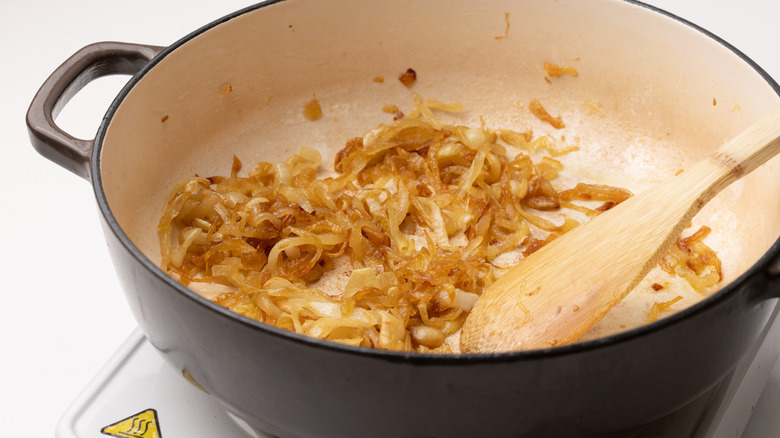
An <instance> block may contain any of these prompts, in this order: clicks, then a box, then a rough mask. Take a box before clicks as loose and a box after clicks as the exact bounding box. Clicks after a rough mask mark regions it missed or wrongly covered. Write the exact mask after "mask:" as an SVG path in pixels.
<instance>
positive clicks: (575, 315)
mask: <svg viewBox="0 0 780 438" xmlns="http://www.w3.org/2000/svg"><path fill="white" fill-rule="evenodd" d="M778 152H780V107H779V108H777V109H775V110H774V111H772V112H771V113H770V114H769V115H767V116H765V117H764V118H762V119H761V120H759V121H758V122H757V123H755V124H754V125H752V126H751V127H750V128H748V129H747V130H745V131H744V132H742V133H741V134H739V135H737V136H736V137H734V138H733V139H732V140H730V141H729V142H727V143H726V144H725V145H723V146H722V147H721V148H720V149H718V150H717V151H715V152H714V153H712V154H711V155H710V156H708V157H707V158H705V159H704V160H702V161H700V162H698V163H696V164H695V165H694V166H692V167H691V168H690V169H688V170H686V171H685V172H683V173H681V174H680V175H678V176H677V177H675V178H673V179H672V180H670V181H668V182H666V183H664V184H661V185H659V186H657V187H656V188H653V189H651V190H648V191H646V192H644V193H641V194H639V195H637V196H634V197H632V198H630V199H629V200H627V201H625V202H623V203H621V204H620V205H618V206H616V207H615V208H613V209H612V210H610V211H608V212H606V213H603V214H602V215H600V216H598V217H596V218H594V219H593V220H591V221H590V222H588V223H586V224H584V225H581V226H579V227H577V228H575V229H573V230H571V231H570V232H568V233H566V235H564V236H562V237H560V238H558V239H556V240H554V241H552V242H551V243H549V244H548V245H546V246H544V247H543V248H541V249H540V250H539V251H537V252H535V253H534V254H532V255H531V256H529V257H528V258H527V259H525V260H523V261H522V262H521V263H519V264H518V265H517V266H515V267H514V268H512V269H511V270H509V271H508V272H507V273H505V274H504V275H503V276H502V277H501V278H499V279H498V280H497V281H496V282H495V283H493V284H492V285H491V286H490V287H489V288H488V289H487V290H486V291H485V292H484V293H483V294H482V296H481V297H480V299H479V300H478V301H477V303H476V305H475V306H474V308H473V309H472V311H471V313H470V314H469V316H468V318H467V319H466V323H465V324H464V326H463V331H462V333H461V350H462V351H463V352H497V351H512V350H525V349H535V348H548V347H552V346H556V345H563V344H567V343H571V342H574V341H576V340H577V339H578V338H579V337H580V336H582V335H583V334H584V333H585V332H586V331H588V330H589V329H590V328H591V327H592V326H593V325H594V324H596V323H597V322H598V321H599V320H601V318H602V317H603V316H604V315H606V314H607V313H608V312H609V311H610V310H611V309H612V308H613V307H614V306H615V305H616V304H618V303H619V302H620V301H621V300H622V299H623V298H624V297H625V296H626V294H628V292H630V291H631V290H632V289H633V288H634V287H635V286H636V285H637V284H638V283H639V281H640V280H641V279H642V278H644V277H645V275H647V273H648V272H649V271H650V269H652V268H653V267H654V266H656V265H657V264H658V262H659V260H660V258H661V257H662V256H663V255H664V254H665V253H666V251H668V249H669V247H670V246H671V245H672V243H673V242H674V241H675V239H676V238H677V237H678V236H679V235H680V233H681V232H682V230H683V229H684V228H685V227H686V226H687V225H688V223H689V222H690V220H691V219H692V218H693V216H694V215H695V214H696V213H697V212H699V210H701V208H702V207H703V206H704V205H705V204H706V203H707V202H708V201H709V200H710V199H712V198H713V197H714V196H715V195H716V194H717V193H718V192H720V191H721V190H722V189H723V188H725V187H726V186H728V185H729V184H731V183H732V182H734V181H736V180H737V179H739V178H741V177H742V176H744V175H746V174H748V173H750V172H751V171H753V170H754V169H756V168H757V167H759V166H760V165H761V164H763V163H764V162H766V161H767V160H769V159H770V158H772V157H774V156H775V155H777V154H778Z"/></svg>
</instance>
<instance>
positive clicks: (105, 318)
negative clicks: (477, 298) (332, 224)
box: [0, 0, 780, 437]
mask: <svg viewBox="0 0 780 438" xmlns="http://www.w3.org/2000/svg"><path fill="white" fill-rule="evenodd" d="M251 3H252V1H251V0H244V1H241V0H219V1H209V2H206V1H202V2H201V1H196V0H154V1H152V0H134V1H124V2H118V1H107V0H78V1H62V0H38V1H36V0H0V20H1V22H2V24H0V87H2V92H1V93H0V143H2V156H0V177H2V179H3V184H2V185H0V230H2V237H1V238H0V277H2V278H3V280H4V282H3V283H4V286H3V287H2V295H1V298H0V299H1V300H2V301H1V302H0V339H2V348H1V351H2V353H0V436H3V437H25V436H52V435H53V434H54V430H55V425H56V423H57V421H58V419H59V417H60V416H61V415H62V413H63V412H64V410H65V409H66V408H67V406H68V405H69V404H70V403H71V401H72V400H73V399H74V398H75V397H76V395H77V394H78V393H79V392H80V391H81V389H82V388H83V387H84V386H85V385H86V384H87V383H88V382H89V380H90V379H91V378H92V376H93V375H94V374H95V373H96V372H97V370H98V369H99V368H100V367H101V366H102V365H103V363H104V362H105V361H106V360H107V359H108V358H109V357H110V356H111V354H112V353H113V352H114V350H115V349H116V348H117V347H118V346H119V345H120V344H121V342H122V341H123V340H124V339H125V338H126V337H127V336H128V335H129V334H130V332H131V331H132V330H133V328H134V327H135V322H134V321H133V319H132V316H131V315H130V313H129V311H128V310H127V307H126V305H125V302H124V298H123V296H122V294H121V292H120V290H119V285H118V282H117V279H116V276H115V274H114V271H113V266H112V264H111V262H110V259H109V256H108V253H107V251H106V246H105V242H104V239H103V235H102V229H101V227H100V224H99V221H98V211H97V207H96V203H95V200H94V196H93V192H92V188H91V186H90V184H89V183H87V182H86V181H84V180H81V179H80V178H78V177H76V176H74V175H72V174H70V173H68V172H67V171H65V170H64V169H62V168H60V167H58V166H57V165H55V164H52V163H51V162H49V161H47V160H46V159H44V158H42V157H41V156H39V155H38V154H37V153H36V152H35V151H34V150H33V148H32V147H31V146H30V143H29V140H28V137H27V131H26V127H25V123H24V116H25V113H26V110H27V106H28V105H29V103H30V100H31V99H32V97H33V95H34V93H35V92H36V91H37V89H38V87H39V86H40V85H41V84H42V83H43V81H44V80H45V79H46V77H47V76H48V75H49V74H50V73H51V72H52V71H53V70H54V69H55V68H56V67H57V66H58V65H59V64H60V63H61V62H62V61H64V60H65V59H66V58H67V57H68V56H70V55H71V54H72V53H73V52H75V51H76V50H78V49H79V48H81V47H82V46H85V45H87V44H89V43H93V42H97V41H110V40H114V41H128V42H136V43H145V44H153V45H161V46H164V45H169V44H171V43H173V42H175V41H176V40H177V39H179V38H180V37H183V36H184V35H186V34H187V33H189V32H191V31H193V30H195V29H197V28H199V27H200V26H202V25H204V24H206V23H208V22H210V21H213V20H215V19H217V18H219V17H221V16H223V15H226V14H228V13H231V12H233V11H235V10H238V9H241V8H243V7H245V6H248V5H250V4H251ZM650 3H652V4H655V5H658V6H661V7H662V8H664V9H667V10H669V11H671V12H674V13H676V14H678V15H680V16H682V17H684V18H686V19H688V20H690V21H692V22H694V23H696V24H698V25H700V26H703V27H704V28H706V29H709V30H711V31H713V32H714V33H715V34H717V35H719V36H720V37H722V38H723V39H725V40H726V41H729V42H730V43H731V44H732V45H734V46H736V47H737V48H738V49H740V50H742V51H743V52H744V53H745V54H747V55H748V56H749V57H751V58H752V59H753V60H754V61H756V62H757V63H758V64H759V65H760V66H762V67H763V68H764V69H765V70H767V71H768V72H769V74H770V75H771V76H772V77H774V78H775V79H776V80H780V55H779V54H780V49H778V46H780V44H779V43H780V30H778V27H777V17H778V16H780V2H777V1H776V0H739V1H735V0H730V1H726V0H709V1H707V0H676V1H675V0H653V1H651V2H650ZM126 80H127V77H115V78H108V79H104V80H100V81H97V82H96V83H94V84H93V85H92V86H90V87H88V88H87V89H85V90H84V92H83V93H81V94H79V95H78V96H77V97H76V98H75V99H74V100H73V101H72V104H71V105H69V106H68V107H67V108H66V109H65V111H64V112H63V114H62V115H61V117H60V119H59V122H60V124H61V125H62V126H64V127H65V128H66V129H67V130H68V131H69V132H71V133H72V134H74V135H76V136H79V137H82V138H92V137H93V136H94V132H95V131H96V129H97V126H98V123H99V120H100V118H101V116H102V115H103V113H104V112H105V110H106V108H107V107H108V105H109V103H110V101H111V100H112V99H113V97H114V96H115V95H116V93H117V92H118V90H119V88H120V87H121V85H122V84H123V82H125V81H126ZM767 388H768V389H767V390H766V391H765V393H764V396H763V398H762V400H761V403H760V404H759V406H758V407H757V408H756V413H755V414H754V418H753V420H752V422H751V425H750V428H749V429H748V433H749V434H750V436H751V437H774V436H780V418H778V417H779V416H780V415H778V414H779V413H780V367H775V371H774V374H773V376H772V378H771V380H770V381H769V383H768V386H767Z"/></svg>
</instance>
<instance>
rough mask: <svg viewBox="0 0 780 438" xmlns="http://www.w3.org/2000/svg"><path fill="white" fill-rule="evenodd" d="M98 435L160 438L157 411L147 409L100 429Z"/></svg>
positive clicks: (124, 437) (126, 437)
mask: <svg viewBox="0 0 780 438" xmlns="http://www.w3.org/2000/svg"><path fill="white" fill-rule="evenodd" d="M100 433H102V434H104V435H109V436H115V437H119V438H161V437H162V435H161V434H160V422H159V421H158V420H157V411H155V410H154V409H147V410H145V411H141V412H139V413H137V414H135V415H132V416H130V417H127V418H125V419H123V420H119V421H117V422H116V423H114V424H109V425H108V426H106V427H104V428H102V429H100Z"/></svg>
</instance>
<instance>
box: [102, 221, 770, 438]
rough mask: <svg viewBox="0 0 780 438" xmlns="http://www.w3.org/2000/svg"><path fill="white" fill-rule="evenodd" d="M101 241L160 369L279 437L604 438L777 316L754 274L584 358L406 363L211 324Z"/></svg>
mask: <svg viewBox="0 0 780 438" xmlns="http://www.w3.org/2000/svg"><path fill="white" fill-rule="evenodd" d="M105 230H106V236H107V240H108V242H109V248H110V251H111V253H112V257H113V260H114V261H115V264H116V268H117V271H118V273H119V276H120V278H121V281H122V282H123V284H124V288H125V293H126V296H127V299H128V302H129V303H130V306H131V308H132V311H133V312H134V314H135V317H136V318H137V319H138V321H139V324H140V326H141V328H142V330H143V331H144V332H145V334H146V336H147V337H148V339H149V341H150V342H151V343H152V344H153V345H154V346H155V347H156V348H157V349H158V350H159V351H160V353H161V354H162V355H163V357H164V358H165V360H166V361H167V362H169V363H170V364H171V365H172V366H173V367H175V368H176V369H178V370H180V371H181V372H182V374H184V375H187V376H189V377H191V379H193V380H194V381H195V382H197V384H198V385H200V386H201V387H202V388H203V389H204V390H205V391H207V392H208V393H210V394H211V395H212V396H214V397H215V398H216V399H217V400H219V401H220V402H221V403H222V404H223V405H224V406H225V408H226V409H228V410H229V411H231V412H233V413H235V414H236V415H237V416H239V417H240V418H242V419H244V420H245V421H247V422H248V423H249V424H250V425H252V426H254V427H256V428H258V429H260V430H263V431H266V432H269V433H272V434H275V435H278V436H281V437H311V436H318V437H347V436H355V437H365V436H374V437H380V436H387V437H439V436H448V437H459V436H463V437H471V436H492V437H503V436H507V437H509V436H511V437H518V436H528V437H536V436H556V437H566V436H572V437H582V436H608V435H610V434H613V433H619V432H621V431H625V430H629V429H632V428H635V427H637V426H640V425H643V424H646V423H649V422H651V421H653V420H656V419H658V418H661V417H663V416H665V415H667V414H669V413H671V412H673V411H675V410H677V409H679V408H682V407H683V406H684V405H686V404H687V403H689V402H691V401H693V400H694V399H695V398H697V397H698V396H700V395H701V394H703V393H704V392H706V391H707V390H708V389H709V388H710V387H712V386H713V385H715V384H716V383H717V382H718V381H719V380H720V379H721V378H722V377H723V376H725V375H726V374H727V373H728V372H729V371H730V370H732V369H733V367H734V366H735V365H736V363H737V361H738V360H739V358H740V357H741V356H742V355H743V354H744V353H745V352H746V350H747V349H748V348H749V347H750V345H751V344H752V341H753V340H755V339H756V337H757V336H758V334H759V333H760V331H761V330H762V329H763V327H764V325H765V324H766V322H767V320H768V318H769V317H770V315H771V313H772V310H773V306H772V305H771V304H772V302H771V301H767V300H764V301H754V300H752V299H751V296H752V295H753V294H752V293H751V291H753V290H754V289H755V288H756V287H758V286H759V284H760V283H761V282H760V279H759V277H760V275H756V276H754V278H752V279H751V278H748V279H746V281H744V282H742V286H741V287H739V288H738V289H737V290H733V291H731V292H730V293H727V294H721V295H720V297H719V299H717V300H715V301H713V302H712V303H710V305H709V306H707V307H706V308H704V309H701V310H698V311H696V312H695V313H693V314H691V315H689V316H688V317H687V318H684V319H681V320H678V321H677V322H676V323H674V324H667V325H665V326H664V327H663V328H661V329H660V330H656V331H649V332H646V333H644V334H642V335H640V336H636V337H626V338H624V339H621V338H620V337H618V338H612V340H611V341H607V342H602V343H600V344H599V345H597V346H595V347H593V348H574V349H571V350H570V351H568V350H567V351H565V352H564V353H559V352H556V351H555V350H553V351H550V352H548V353H547V354H545V353H540V354H534V353H525V354H522V353H521V354H509V355H500V356H471V357H463V356H460V357H441V356H426V355H410V356H406V357H405V356H402V355H392V354H384V353H382V352H375V351H366V350H358V349H353V348H343V347H340V346H339V347H335V346H334V345H328V344H324V343H321V342H313V341H309V340H306V339H303V338H301V337H299V336H296V335H288V334H285V333H281V332H280V331H278V330H275V329H271V330H268V329H264V328H259V327H258V326H257V325H255V324H252V323H250V322H248V321H245V320H242V319H239V318H237V317H235V316H233V315H231V314H229V313H228V312H226V311H225V312H218V311H217V312H215V311H214V309H213V308H212V307H211V306H209V305H208V304H207V303H205V302H204V301H202V300H198V299H193V297H192V296H188V295H187V294H184V293H182V292H181V291H179V290H177V289H176V288H175V287H174V286H173V284H172V283H171V282H166V281H161V279H160V278H159V276H158V275H157V274H156V273H155V271H154V270H153V269H150V266H149V265H148V264H146V263H144V262H142V261H141V260H139V257H137V255H136V254H134V253H133V252H132V251H131V250H128V248H127V246H126V245H125V244H124V243H123V242H122V240H121V238H118V237H117V236H116V235H115V234H114V232H113V231H112V230H111V227H110V226H106V227H105ZM562 350H563V349H562ZM562 350H561V351H562Z"/></svg>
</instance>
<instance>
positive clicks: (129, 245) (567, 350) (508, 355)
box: [90, 0, 780, 365]
mask: <svg viewBox="0 0 780 438" xmlns="http://www.w3.org/2000/svg"><path fill="white" fill-rule="evenodd" d="M282 1H285V0H268V1H266V2H262V3H257V4H255V5H252V6H248V7H246V8H243V9H239V10H237V11H235V12H233V13H231V14H228V15H226V16H224V17H222V18H219V19H217V20H215V21H212V22H211V23H208V24H206V25H204V26H202V27H200V28H199V29H196V30H194V31H193V32H191V33H189V34H188V35H186V36H184V37H183V38H181V39H179V40H178V41H176V42H174V43H173V44H171V45H170V46H168V47H166V48H164V49H163V50H162V51H160V53H159V54H157V56H155V57H154V58H153V59H152V60H151V61H150V62H149V63H147V64H146V65H145V66H144V67H143V68H142V69H141V70H140V71H139V72H138V73H136V74H135V75H134V76H133V77H132V78H130V80H129V81H128V82H127V83H126V84H125V86H124V87H123V88H122V90H121V91H120V92H119V94H118V95H117V96H116V98H115V99H114V100H113V101H112V103H111V105H110V106H109V108H108V110H107V112H106V114H105V116H104V117H103V120H102V122H101V124H100V127H99V128H98V131H97V134H96V136H95V142H94V147H93V149H92V157H91V160H90V166H91V175H92V186H93V190H94V192H95V197H96V199H97V203H98V206H99V208H100V212H101V214H102V215H103V218H104V220H105V221H106V224H107V225H108V227H109V228H110V229H111V232H113V233H114V235H115V236H116V237H117V239H118V240H119V242H121V244H122V245H123V246H124V247H125V249H126V250H127V251H128V252H130V254H132V255H133V257H134V258H135V259H137V260H138V261H139V262H140V263H141V265H142V266H143V267H144V268H145V269H147V270H148V271H150V272H151V273H152V274H153V275H154V276H155V277H156V278H158V279H160V280H161V281H163V282H164V283H166V284H167V285H168V286H170V287H172V288H173V289H175V290H176V291H177V292H179V293H181V294H183V295H185V296H186V297H188V298H190V299H192V300H193V301H195V302H196V303H198V304H200V305H202V306H204V307H206V308H208V309H209V310H211V311H213V312H214V313H215V314H217V315H219V316H221V317H226V318H229V319H232V320H235V321H236V322H237V323H240V324H243V325H245V326H249V327H250V328H252V329H255V330H261V331H265V332H267V333H268V334H271V335H275V336H278V337H281V338H284V339H286V340H288V341H292V342H296V343H301V344H306V345H309V346H311V347H316V348H322V349H326V350H331V351H332V352H336V353H343V354H358V355H361V356H364V357H371V358H375V359H382V360H387V361H409V362H413V363H427V364H436V365H443V364H463V363H467V362H472V361H477V362H483V361H484V362H515V361H524V360H533V359H536V358H539V357H556V356H563V355H569V354H578V353H586V352H590V351H593V350H597V349H601V348H606V347H610V346H614V345H617V344H621V343H623V342H628V341H631V340H633V339H636V338H639V337H642V336H646V335H648V334H650V333H653V332H656V331H660V330H663V329H665V328H669V327H671V326H674V325H676V324H678V323H680V322H682V321H684V320H686V319H688V318H689V317H693V316H694V315H696V314H698V313H701V312H704V311H706V310H707V309H708V308H710V307H712V306H715V305H717V303H719V302H722V301H723V300H726V299H727V298H728V297H729V296H731V295H732V294H734V293H736V292H737V289H739V288H740V287H741V286H742V285H743V284H745V283H747V282H748V280H749V279H750V278H751V277H753V276H755V275H759V274H760V273H761V272H763V271H765V270H767V269H768V267H769V266H770V265H771V264H772V263H773V261H774V260H775V259H776V258H780V236H778V238H777V239H776V240H775V242H774V243H773V244H772V246H771V247H770V248H769V250H767V252H766V253H764V255H763V256H762V257H761V258H760V259H759V260H758V261H757V262H756V263H755V264H754V265H753V266H751V267H750V268H749V269H747V270H746V271H745V272H743V273H742V274H741V275H740V276H738V277H737V278H736V279H734V280H733V281H732V282H731V283H729V284H727V285H726V286H724V287H723V288H721V289H720V290H718V291H717V292H715V293H713V294H712V295H710V296H709V297H706V298H704V299H703V300H701V301H699V302H698V303H695V304H693V305H692V306H690V307H687V308H685V309H682V310H680V311H678V312H675V313H673V314H671V315H669V316H666V317H664V318H661V319H659V320H657V321H654V322H652V323H649V324H644V325H641V326H639V327H636V328H633V329H629V330H626V331H623V332H620V333H616V334H612V335H608V336H604V337H601V338H597V339H593V340H588V341H582V342H577V343H574V344H569V345H563V346H558V347H550V348H545V349H538V350H528V351H513V352H505V353H458V354H451V353H418V352H400V351H388V350H379V349H374V348H368V347H354V346H350V345H344V344H340V343H337V342H331V341H326V340H322V339H317V338H312V337H309V336H306V335H302V334H298V333H295V332H290V331H287V330H284V329H281V328H278V327H275V326H272V325H269V324H265V323H262V322H260V321H257V320H254V319H251V318H248V317H246V316H243V315H240V314H238V313H235V312H233V311H231V310H229V309H226V308H224V307H222V306H220V305H218V304H216V303H214V302H212V301H210V300H208V299H206V298H204V297H202V296H200V295H198V294H197V293H196V292H194V291H192V290H190V289H189V288H187V287H185V286H184V285H182V284H181V283H179V282H178V281H176V280H175V279H173V278H172V277H170V276H169V275H168V274H166V273H165V272H164V271H163V270H162V269H161V268H160V267H158V266H157V265H156V264H155V263H153V262H152V261H151V260H150V259H149V258H147V257H146V256H145V255H144V254H143V253H142V252H141V250H140V249H138V247H136V246H135V244H134V243H133V242H132V241H131V240H130V238H129V237H128V236H127V234H125V232H124V231H123V230H122V228H121V227H120V225H119V223H118V221H117V220H116V218H115V217H114V215H113V213H112V211H111V208H110V207H109V205H108V201H107V200H106V194H105V192H104V190H103V184H102V178H101V171H100V164H101V151H102V146H103V141H104V139H105V135H106V132H107V130H108V127H109V125H110V123H111V120H112V119H113V117H114V115H115V113H116V111H117V109H118V108H119V106H120V105H121V103H122V102H123V101H124V99H125V97H126V96H127V94H128V93H129V92H130V91H131V90H132V89H133V87H134V86H135V85H136V84H137V83H138V82H139V81H140V79H141V78H142V77H144V76H145V75H146V74H147V73H148V72H149V71H150V70H151V69H153V68H154V67H155V66H156V65H157V64H158V63H159V62H160V61H161V60H162V59H164V58H165V57H166V56H167V55H168V54H170V53H171V52H173V51H175V50H176V49H177V48H179V47H180V46H182V45H184V44H185V43H187V42H188V41H190V40H192V39H193V38H195V37H197V36H199V35H201V34H203V33H205V32H206V31H208V30H210V29H212V28H214V27H217V26H219V25H221V24H223V23H226V22H228V21H230V20H232V19H234V18H236V17H238V16H241V15H244V14H246V13H248V12H252V11H254V10H257V9H260V8H263V7H266V6H270V5H273V4H276V3H280V2H282ZM613 1H616V2H620V3H629V4H633V5H636V6H639V7H642V8H645V9H647V10H649V11H651V12H653V13H658V14H661V15H664V16H666V17H668V18H671V19H673V20H675V21H677V22H679V23H680V24H682V25H684V26H688V27H690V28H692V29H694V30H696V31H698V32H700V33H702V34H703V35H705V36H707V37H709V38H711V39H712V40H714V41H715V42H716V43H718V44H720V45H722V46H724V47H725V48H726V49H728V50H730V51H731V52H732V53H734V54H735V55H737V57H739V58H740V59H741V60H742V61H744V62H745V63H746V64H747V65H748V66H750V67H751V68H752V69H753V70H755V71H756V72H757V73H758V74H759V75H760V76H761V77H762V78H763V79H764V80H765V81H766V82H767V83H768V84H769V85H770V87H771V88H772V89H773V90H774V91H775V93H776V94H777V95H778V96H780V85H778V83H777V82H776V81H775V80H774V79H773V78H772V77H771V76H770V75H769V74H768V73H767V72H766V71H765V70H764V69H762V68H761V67H760V66H759V65H758V64H757V63H756V62H754V61H753V60H752V59H750V58H749V57H748V56H747V55H745V54H744V53H743V52H741V51H740V50H739V49H737V48H736V47H734V46H732V45H731V44H729V43H728V42H726V41H725V40H723V39H722V38H720V37H718V36H717V35H715V34H713V33H712V32H710V31H708V30H706V29H704V28H702V27H700V26H698V25H696V24H694V23H692V22H690V21H688V20H686V19H684V18H681V17H679V16H677V15H674V14H672V13H670V12H667V11H665V10H663V9H660V8H658V7H655V6H652V5H648V4H645V3H642V2H640V1H637V0H613Z"/></svg>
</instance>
